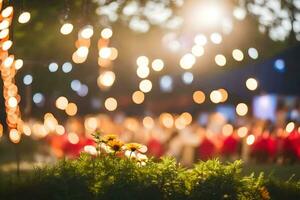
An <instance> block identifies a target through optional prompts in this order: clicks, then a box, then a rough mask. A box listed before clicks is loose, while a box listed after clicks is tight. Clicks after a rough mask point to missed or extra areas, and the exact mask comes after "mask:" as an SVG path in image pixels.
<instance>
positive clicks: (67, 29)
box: [60, 23, 73, 35]
mask: <svg viewBox="0 0 300 200" xmlns="http://www.w3.org/2000/svg"><path fill="white" fill-rule="evenodd" d="M72 31H73V24H71V23H64V24H63V25H62V26H61V28H60V33H61V34H63V35H69V34H70V33H71V32H72Z"/></svg>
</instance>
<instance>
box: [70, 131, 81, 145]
mask: <svg viewBox="0 0 300 200" xmlns="http://www.w3.org/2000/svg"><path fill="white" fill-rule="evenodd" d="M68 141H69V142H70V143H71V144H78V143H79V137H78V135H77V134H76V133H74V132H71V133H69V134H68Z"/></svg>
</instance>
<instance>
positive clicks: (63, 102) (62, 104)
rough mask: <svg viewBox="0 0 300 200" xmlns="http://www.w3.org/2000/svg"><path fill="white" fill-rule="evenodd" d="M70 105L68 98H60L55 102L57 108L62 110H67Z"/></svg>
mask: <svg viewBox="0 0 300 200" xmlns="http://www.w3.org/2000/svg"><path fill="white" fill-rule="evenodd" d="M68 104H69V101H68V99H67V98H66V97H64V96H61V97H58V98H57V99H56V101H55V106H56V107H57V108H58V109H60V110H65V109H66V108H67V106H68Z"/></svg>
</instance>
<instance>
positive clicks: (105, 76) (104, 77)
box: [97, 71, 116, 87]
mask: <svg viewBox="0 0 300 200" xmlns="http://www.w3.org/2000/svg"><path fill="white" fill-rule="evenodd" d="M115 79H116V75H115V73H114V72H113V71H105V72H103V73H101V74H100V76H99V77H98V79H97V83H98V86H99V87H101V86H104V87H111V86H112V85H113V84H114V82H115Z"/></svg>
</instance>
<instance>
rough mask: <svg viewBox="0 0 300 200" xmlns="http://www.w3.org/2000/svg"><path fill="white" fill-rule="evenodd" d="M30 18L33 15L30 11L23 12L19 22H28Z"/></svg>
mask: <svg viewBox="0 0 300 200" xmlns="http://www.w3.org/2000/svg"><path fill="white" fill-rule="evenodd" d="M30 18H31V15H30V13H29V12H22V13H21V15H20V16H19V18H18V22H19V23H21V24H26V23H27V22H29V20H30Z"/></svg>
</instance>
